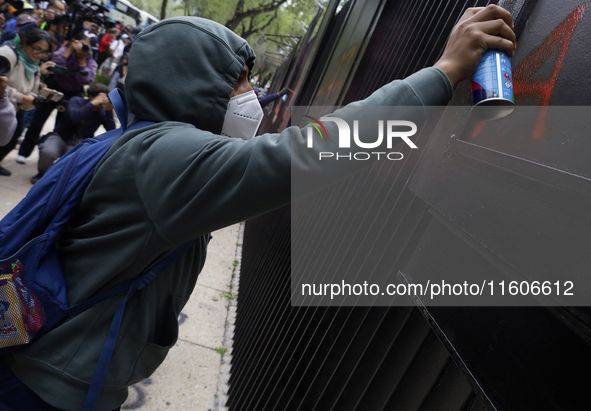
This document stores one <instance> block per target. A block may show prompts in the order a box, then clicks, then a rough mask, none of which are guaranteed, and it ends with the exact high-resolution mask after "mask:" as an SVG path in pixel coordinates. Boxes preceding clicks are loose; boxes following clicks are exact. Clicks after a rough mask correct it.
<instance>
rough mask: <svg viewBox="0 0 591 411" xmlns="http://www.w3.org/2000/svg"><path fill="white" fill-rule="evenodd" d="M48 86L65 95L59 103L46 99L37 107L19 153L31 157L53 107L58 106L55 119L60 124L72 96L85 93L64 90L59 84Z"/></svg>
mask: <svg viewBox="0 0 591 411" xmlns="http://www.w3.org/2000/svg"><path fill="white" fill-rule="evenodd" d="M48 86H51V88H54V89H55V90H57V91H60V92H62V93H64V97H63V98H62V99H61V100H60V101H59V102H57V103H56V102H55V101H51V100H45V101H44V102H43V103H42V104H41V105H40V106H39V107H37V111H36V112H35V117H33V121H31V124H30V125H29V129H28V130H27V134H25V139H24V140H23V142H22V144H21V147H20V148H19V150H18V153H19V155H21V156H23V157H29V156H30V155H31V153H32V152H33V150H34V149H35V146H36V145H37V143H38V142H39V134H41V130H42V129H43V126H44V125H45V122H46V121H47V118H48V117H49V115H50V114H51V112H52V111H53V109H54V108H56V107H58V112H57V119H56V120H55V124H58V123H59V121H60V120H61V119H62V118H63V117H64V116H65V115H66V107H67V106H68V101H70V99H71V98H72V97H75V96H77V97H80V96H83V95H84V92H83V91H82V90H78V91H70V90H64V89H63V88H61V87H60V86H58V85H57V84H48ZM59 107H63V110H61V111H60V109H59ZM54 129H55V127H54ZM52 131H53V130H52Z"/></svg>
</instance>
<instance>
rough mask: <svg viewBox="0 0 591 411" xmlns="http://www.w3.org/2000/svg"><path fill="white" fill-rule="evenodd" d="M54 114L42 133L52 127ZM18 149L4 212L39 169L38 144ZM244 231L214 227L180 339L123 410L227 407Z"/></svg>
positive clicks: (4, 190)
mask: <svg viewBox="0 0 591 411" xmlns="http://www.w3.org/2000/svg"><path fill="white" fill-rule="evenodd" d="M54 115H55V112H54V114H53V115H52V117H53V116H54ZM52 117H50V120H49V121H48V122H47V123H46V127H45V128H44V130H43V132H42V134H44V133H46V132H49V131H50V130H51V129H52V128H53V122H52V120H51V119H52ZM100 132H102V131H101V130H100V129H99V130H98V131H97V134H100ZM17 149H18V146H17ZM16 154H17V150H13V151H12V152H11V153H10V154H9V155H8V156H7V157H6V158H5V159H4V161H2V166H3V167H5V168H7V169H9V170H10V171H12V176H10V177H5V176H0V218H2V217H4V215H6V214H7V213H8V212H9V211H10V210H11V209H12V208H13V207H14V206H16V205H17V204H18V202H19V201H20V200H21V199H22V198H23V197H24V196H25V195H26V194H27V192H28V191H29V189H30V188H31V187H32V185H31V182H30V179H31V177H32V176H34V175H35V174H37V159H38V152H37V149H35V151H34V152H33V154H32V155H31V157H29V159H28V160H27V162H26V164H18V163H16V161H15V157H16ZM242 232H243V225H242V224H236V225H233V226H230V227H226V228H224V229H222V230H218V231H216V232H214V233H212V235H213V239H212V240H211V242H210V243H209V247H208V255H207V261H206V263H205V267H204V268H203V271H202V272H201V274H200V276H199V279H198V281H197V286H196V287H195V290H194V291H193V294H192V296H191V298H190V300H189V302H188V303H187V305H186V306H185V308H184V309H183V311H182V313H181V315H180V316H179V338H178V341H177V343H176V345H175V346H174V347H173V348H172V349H171V350H170V352H169V354H168V356H167V358H166V360H165V361H164V362H163V363H162V365H161V366H160V368H158V369H157V370H156V372H155V373H154V374H153V375H152V376H151V377H150V378H148V379H146V380H144V381H142V382H140V383H138V384H136V385H133V386H131V387H130V389H129V397H128V398H127V401H126V402H125V403H124V404H123V406H122V410H139V411H165V410H166V411H180V410H191V411H193V410H195V411H208V410H222V409H224V407H223V402H222V401H220V400H222V399H225V398H226V397H225V393H226V391H227V385H226V382H227V379H228V376H229V358H230V354H231V341H232V330H233V318H234V316H235V295H236V290H237V283H238V281H237V280H238V277H237V275H238V272H237V271H238V267H239V261H240V252H241V242H242V240H241V238H242ZM222 366H223V370H222V371H220V370H221V368H222ZM220 403H221V404H222V405H220Z"/></svg>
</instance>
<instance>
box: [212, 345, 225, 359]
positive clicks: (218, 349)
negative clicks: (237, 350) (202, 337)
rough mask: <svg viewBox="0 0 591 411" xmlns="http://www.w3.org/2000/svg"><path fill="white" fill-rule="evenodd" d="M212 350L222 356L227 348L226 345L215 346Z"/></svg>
mask: <svg viewBox="0 0 591 411" xmlns="http://www.w3.org/2000/svg"><path fill="white" fill-rule="evenodd" d="M214 350H215V352H217V353H218V354H219V355H221V356H222V357H223V356H224V354H225V353H227V352H228V349H227V348H226V347H215V348H214Z"/></svg>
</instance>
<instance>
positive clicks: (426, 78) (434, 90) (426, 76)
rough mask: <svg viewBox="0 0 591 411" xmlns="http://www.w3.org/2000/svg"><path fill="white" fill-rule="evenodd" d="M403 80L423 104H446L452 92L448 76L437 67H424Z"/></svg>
mask: <svg viewBox="0 0 591 411" xmlns="http://www.w3.org/2000/svg"><path fill="white" fill-rule="evenodd" d="M404 81H405V82H406V84H407V85H408V86H410V87H411V88H412V90H413V92H414V93H415V95H416V96H417V98H418V99H419V100H420V101H421V104H422V105H423V106H446V105H447V103H448V102H449V100H451V98H452V96H453V94H454V90H453V87H452V85H451V82H450V81H449V78H447V75H446V74H445V73H444V72H443V71H441V70H440V69H438V68H434V67H429V68H425V69H423V70H421V71H419V72H417V73H415V74H413V75H411V76H409V77H407V78H406V79H405V80H404Z"/></svg>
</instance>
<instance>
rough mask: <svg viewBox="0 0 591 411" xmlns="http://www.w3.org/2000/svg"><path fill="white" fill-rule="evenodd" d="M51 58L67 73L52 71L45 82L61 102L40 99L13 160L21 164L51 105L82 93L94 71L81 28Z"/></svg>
mask: <svg viewBox="0 0 591 411" xmlns="http://www.w3.org/2000/svg"><path fill="white" fill-rule="evenodd" d="M52 61H53V62H54V63H55V64H56V65H58V66H61V67H65V68H66V69H67V72H66V73H64V74H57V73H56V74H54V75H53V76H51V77H50V79H49V80H48V81H47V86H48V87H49V88H51V89H54V90H57V91H59V92H61V93H63V95H64V96H63V98H62V101H60V102H59V103H57V102H55V101H51V100H44V101H43V102H42V103H41V104H40V105H39V106H38V107H37V112H36V113H35V117H34V118H33V121H32V123H31V125H30V126H29V129H28V130H27V134H26V135H25V139H24V141H23V142H22V144H21V146H20V149H19V153H18V156H17V161H18V162H19V163H24V162H25V159H26V158H27V157H29V156H30V155H31V153H32V152H33V149H34V148H35V144H37V139H38V138H39V134H40V133H41V129H42V128H43V125H44V124H45V121H47V118H48V117H49V115H50V114H51V112H52V111H53V109H54V108H56V107H57V106H58V104H60V105H64V104H67V103H66V102H67V101H69V100H70V99H71V98H72V97H81V96H83V95H84V86H85V85H86V84H90V83H92V82H93V80H94V76H95V74H96V61H94V60H93V59H92V57H91V49H90V40H89V39H88V37H87V36H86V34H85V33H84V32H83V31H80V32H78V34H76V35H75V36H74V38H73V39H72V40H70V42H69V44H68V46H67V47H62V48H61V49H59V50H58V51H56V52H55V55H54V56H53V59H52ZM63 115H64V113H63V112H62V111H60V112H58V114H57V119H56V124H58V123H59V122H60V121H61V118H62V117H63Z"/></svg>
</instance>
